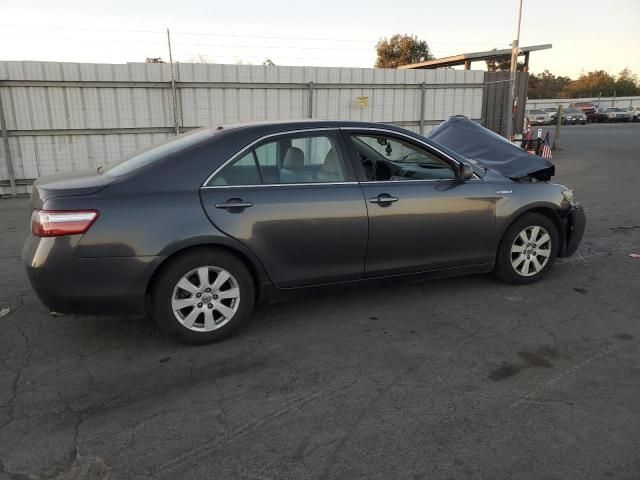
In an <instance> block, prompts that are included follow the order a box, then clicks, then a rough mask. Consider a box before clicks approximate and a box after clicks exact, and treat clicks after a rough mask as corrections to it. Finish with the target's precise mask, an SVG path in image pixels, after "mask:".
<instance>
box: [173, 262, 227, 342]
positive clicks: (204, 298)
mask: <svg viewBox="0 0 640 480" xmlns="http://www.w3.org/2000/svg"><path fill="white" fill-rule="evenodd" d="M239 305H240V287H239V286H238V281H237V280H236V279H235V278H234V276H233V275H231V273H229V272H228V271H226V270H225V269H223V268H219V267H213V266H203V267H198V268H196V269H194V270H191V271H190V272H188V273H187V274H185V275H183V276H182V278H180V280H179V281H178V283H177V284H176V285H175V287H174V289H173V294H172V296H171V308H172V310H173V314H174V315H175V317H176V319H177V320H178V321H179V322H180V323H181V324H182V325H183V326H184V327H185V328H188V329H189V330H193V331H196V332H210V331H212V330H216V329H218V328H220V327H222V326H223V325H226V324H227V323H228V322H229V321H230V320H231V319H232V318H233V316H234V315H235V314H236V312H237V311H238V307H239Z"/></svg>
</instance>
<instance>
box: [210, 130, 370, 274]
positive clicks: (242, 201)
mask: <svg viewBox="0 0 640 480" xmlns="http://www.w3.org/2000/svg"><path fill="white" fill-rule="evenodd" d="M344 150H345V149H344V145H343V144H342V140H341V138H340V135H339V132H338V130H336V129H320V130H306V131H297V132H289V133H283V134H277V135H270V136H268V137H265V138H263V139H261V140H259V141H257V142H254V144H253V145H250V146H249V147H247V148H245V149H244V150H243V151H242V152H240V153H239V154H238V155H236V156H235V157H234V158H233V159H231V160H230V161H228V162H227V163H226V164H225V165H223V166H222V167H221V168H220V169H218V171H217V172H215V173H214V174H213V175H212V176H211V178H210V179H209V181H208V182H207V183H206V184H205V186H203V187H202V188H201V198H202V203H203V206H204V208H205V210H206V212H207V215H208V216H209V218H210V219H211V221H212V222H213V223H214V224H215V226H216V227H218V228H219V229H220V230H222V231H223V232H224V233H226V234H227V235H229V236H231V237H233V238H235V239H237V240H239V241H240V242H242V243H243V244H244V245H246V246H247V247H248V248H250V249H251V250H252V251H253V252H254V253H255V254H256V255H257V256H258V258H259V259H260V260H261V261H262V263H263V264H264V266H265V268H266V269H267V271H268V273H269V275H270V276H271V278H272V280H273V281H274V282H275V283H276V284H277V285H278V286H281V287H296V286H304V285H313V284H322V283H330V282H336V281H342V280H353V279H359V278H362V276H363V273H364V257H365V251H366V242H367V222H368V219H367V210H366V205H365V202H364V197H363V195H362V190H361V189H360V186H359V185H358V182H357V181H356V178H355V174H354V171H353V167H352V165H351V162H348V161H345V153H344Z"/></svg>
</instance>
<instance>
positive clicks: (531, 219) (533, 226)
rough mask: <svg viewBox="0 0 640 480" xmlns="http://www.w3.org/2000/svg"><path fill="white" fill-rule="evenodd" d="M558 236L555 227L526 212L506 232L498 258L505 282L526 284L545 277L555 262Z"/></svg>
mask: <svg viewBox="0 0 640 480" xmlns="http://www.w3.org/2000/svg"><path fill="white" fill-rule="evenodd" d="M558 246H559V235H558V231H557V229H556V226H555V224H554V223H553V222H552V221H551V220H550V219H549V218H548V217H546V216H544V215H542V214H540V213H535V212H532V213H526V214H524V215H522V216H521V217H520V218H518V219H517V220H516V221H515V222H513V224H511V226H510V227H509V228H508V229H507V231H506V232H505V234H504V236H503V237H502V241H501V242H500V246H499V247H498V255H497V258H496V268H495V274H496V276H497V277H498V278H500V279H501V280H502V281H504V282H507V283H511V284H516V285H525V284H528V283H533V282H536V281H538V280H540V279H541V278H542V277H544V276H545V275H546V274H547V273H548V272H549V270H550V269H551V267H552V266H553V263H554V262H555V259H556V255H557V253H558Z"/></svg>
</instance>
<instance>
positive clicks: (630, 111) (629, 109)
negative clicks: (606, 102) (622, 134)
mask: <svg viewBox="0 0 640 480" xmlns="http://www.w3.org/2000/svg"><path fill="white" fill-rule="evenodd" d="M623 110H624V111H625V113H626V114H627V116H628V117H629V121H630V122H633V121H635V120H637V119H638V112H637V111H636V109H635V108H634V107H627V108H623Z"/></svg>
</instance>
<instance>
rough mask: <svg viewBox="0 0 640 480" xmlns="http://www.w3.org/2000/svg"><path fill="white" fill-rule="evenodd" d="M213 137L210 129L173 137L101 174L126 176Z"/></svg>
mask: <svg viewBox="0 0 640 480" xmlns="http://www.w3.org/2000/svg"><path fill="white" fill-rule="evenodd" d="M211 136H212V133H211V131H210V130H209V129H198V130H195V131H193V132H189V133H184V134H182V135H180V136H178V137H172V138H170V139H169V140H167V141H166V142H164V143H161V144H160V145H155V146H153V147H151V148H148V149H146V150H143V151H141V152H138V153H135V154H134V155H132V156H130V157H129V158H125V159H124V160H122V161H120V162H118V163H114V164H112V165H105V166H104V167H102V168H101V169H100V173H105V174H107V175H110V176H112V177H117V176H120V175H125V174H127V173H129V172H132V171H133V170H137V169H139V168H142V167H144V166H145V165H149V164H150V163H153V162H155V161H157V160H159V159H161V158H165V157H167V156H169V155H172V154H174V153H176V152H179V151H180V150H184V149H185V148H189V147H191V146H193V145H196V144H198V143H200V142H202V141H204V140H206V139H208V138H211Z"/></svg>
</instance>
